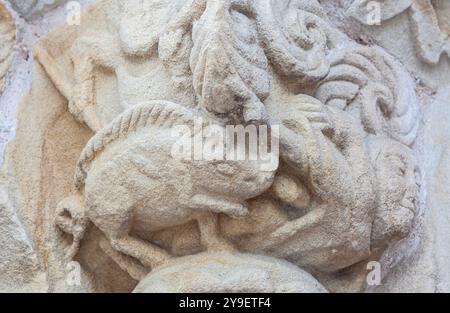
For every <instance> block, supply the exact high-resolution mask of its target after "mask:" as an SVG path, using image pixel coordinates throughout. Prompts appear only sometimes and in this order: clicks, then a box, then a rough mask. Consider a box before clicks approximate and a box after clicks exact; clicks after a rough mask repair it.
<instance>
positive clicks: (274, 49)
mask: <svg viewBox="0 0 450 313" xmlns="http://www.w3.org/2000/svg"><path fill="white" fill-rule="evenodd" d="M256 5H257V10H258V14H257V16H258V20H257V22H258V31H259V35H260V38H261V41H262V44H263V46H264V49H265V51H266V53H267V55H268V58H269V60H270V61H271V63H272V65H273V66H274V67H275V68H276V69H277V71H278V72H279V73H280V74H281V75H283V76H287V77H293V78H296V79H298V80H300V81H301V82H305V83H309V82H314V81H317V80H319V79H321V78H323V77H324V76H326V74H327V73H328V70H329V64H328V61H327V59H326V50H327V35H326V31H325V27H324V23H325V22H324V20H323V18H324V16H323V15H322V12H321V9H320V5H319V4H317V2H316V1H302V0H294V1H285V0H283V1H278V0H277V1H258V2H257V4H256Z"/></svg>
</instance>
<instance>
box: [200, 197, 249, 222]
mask: <svg viewBox="0 0 450 313" xmlns="http://www.w3.org/2000/svg"><path fill="white" fill-rule="evenodd" d="M191 200H192V205H191V206H192V209H197V210H205V211H210V212H214V213H223V214H226V215H229V216H232V217H244V216H247V215H248V214H249V211H248V208H247V207H246V206H245V205H243V204H241V203H238V202H232V201H230V200H227V199H221V198H217V196H211V195H195V196H194V197H192V199H191Z"/></svg>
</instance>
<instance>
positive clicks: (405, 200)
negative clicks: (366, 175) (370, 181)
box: [370, 139, 419, 242]
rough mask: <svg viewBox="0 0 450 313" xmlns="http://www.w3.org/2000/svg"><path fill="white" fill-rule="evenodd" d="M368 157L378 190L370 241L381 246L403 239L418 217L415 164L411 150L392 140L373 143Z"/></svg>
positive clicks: (416, 168)
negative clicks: (372, 240)
mask: <svg viewBox="0 0 450 313" xmlns="http://www.w3.org/2000/svg"><path fill="white" fill-rule="evenodd" d="M370 153H371V157H372V162H373V164H374V167H375V171H376V175H377V180H378V190H379V191H378V195H379V205H378V207H377V211H376V218H375V221H374V225H373V234H372V236H373V239H374V240H375V241H380V242H382V241H386V239H387V240H392V239H397V240H398V239H401V238H405V237H406V236H407V235H408V233H409V232H410V230H411V227H412V223H413V219H414V217H415V215H416V213H417V206H418V196H419V184H418V177H419V176H418V174H419V167H418V165H417V161H416V159H415V158H414V155H413V153H412V150H411V149H410V148H408V147H407V146H405V145H403V144H401V143H399V142H397V141H394V140H391V139H377V140H373V141H372V142H371V143H370Z"/></svg>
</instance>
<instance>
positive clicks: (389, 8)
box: [347, 0, 412, 25]
mask: <svg viewBox="0 0 450 313" xmlns="http://www.w3.org/2000/svg"><path fill="white" fill-rule="evenodd" d="M411 5H412V0H384V1H372V0H354V2H353V4H352V5H351V6H350V8H349V9H348V11H347V15H349V16H351V17H353V18H355V19H356V20H358V21H359V22H360V23H362V24H367V25H369V24H370V23H371V22H372V17H371V16H373V14H377V12H378V14H379V18H380V20H379V22H383V21H386V20H389V19H391V18H393V17H395V16H397V15H399V14H401V13H403V12H404V11H406V10H407V9H409V7H410V6H411Z"/></svg>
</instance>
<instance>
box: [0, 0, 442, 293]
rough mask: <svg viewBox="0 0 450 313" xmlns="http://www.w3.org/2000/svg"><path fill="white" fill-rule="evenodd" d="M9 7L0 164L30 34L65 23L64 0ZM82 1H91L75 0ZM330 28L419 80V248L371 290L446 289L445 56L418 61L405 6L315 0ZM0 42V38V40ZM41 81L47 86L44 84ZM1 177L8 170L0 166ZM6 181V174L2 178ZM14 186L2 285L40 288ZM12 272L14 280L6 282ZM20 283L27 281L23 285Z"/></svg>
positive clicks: (23, 1)
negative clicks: (367, 10) (386, 13)
mask: <svg viewBox="0 0 450 313" xmlns="http://www.w3.org/2000/svg"><path fill="white" fill-rule="evenodd" d="M0 1H1V2H2V3H3V4H5V5H6V6H7V7H9V8H10V9H11V10H12V11H13V12H15V17H16V26H17V42H18V44H17V45H16V48H15V51H14V59H13V61H12V65H11V67H10V70H9V72H8V74H7V77H6V81H5V90H6V91H5V92H4V93H3V94H2V95H0V164H1V163H2V162H3V151H4V148H5V145H6V143H7V142H8V141H10V140H11V139H13V138H14V135H15V127H16V118H15V114H16V110H17V107H18V103H19V101H20V99H21V98H22V97H23V96H24V95H25V94H27V93H28V90H29V88H30V82H31V79H32V68H33V64H34V61H33V56H32V53H31V51H32V48H33V46H34V44H35V42H36V40H37V39H38V38H40V37H42V36H43V35H45V34H46V33H48V32H49V31H51V30H52V29H54V27H56V26H57V25H60V24H62V23H64V22H65V18H66V10H65V7H64V3H62V2H65V1H64V0H59V1H38V2H37V3H35V5H32V4H33V3H34V2H35V1H28V0H16V1H14V0H10V1H5V0H0ZM79 2H80V3H81V4H82V5H83V6H86V5H88V4H89V3H91V2H95V1H94V0H83V1H79ZM320 2H321V3H322V4H323V5H324V6H325V8H326V9H327V11H328V13H329V17H330V19H331V20H332V22H333V23H334V24H335V25H336V27H338V28H340V29H341V30H342V31H343V32H345V33H347V34H349V35H350V36H351V37H352V38H354V39H356V40H358V41H362V42H373V43H376V44H378V45H380V46H381V47H383V48H385V49H386V50H387V51H388V52H390V53H391V54H392V55H394V56H395V57H396V58H397V59H398V60H400V62H402V63H403V65H404V66H405V67H406V68H407V69H408V70H409V71H410V73H411V74H412V75H413V76H414V77H415V78H416V81H417V82H418V91H419V94H420V96H421V99H420V100H421V105H422V110H423V114H424V115H423V119H424V121H423V122H424V125H425V127H424V129H423V134H422V138H423V142H424V147H423V151H424V161H425V170H426V183H427V205H426V212H425V223H424V227H423V229H422V233H421V234H420V236H421V243H420V246H419V249H418V250H417V251H416V253H415V254H413V255H412V256H411V257H410V258H408V259H406V260H404V261H403V262H402V264H400V265H399V266H398V267H397V268H396V269H394V271H393V272H392V273H391V274H390V275H389V276H388V277H387V279H386V280H385V281H384V282H383V284H382V286H380V287H379V288H378V289H377V290H376V291H380V292H450V184H449V183H448V180H449V177H450V58H449V57H447V56H446V55H445V54H444V55H442V56H441V59H440V61H439V63H438V64H437V65H429V64H426V63H424V62H422V61H421V60H420V59H419V58H418V57H417V54H416V49H415V46H414V39H413V37H412V34H411V29H410V21H409V17H408V13H407V12H404V13H401V14H400V15H398V16H397V17H395V18H393V19H390V20H388V21H385V22H383V23H382V25H381V26H375V27H366V26H361V25H360V24H359V23H357V22H355V21H352V20H351V19H349V18H348V17H347V16H346V10H347V9H348V7H349V6H350V3H351V2H352V1H351V0H322V1H320ZM0 44H1V43H0ZM43 87H44V88H45V87H46V86H43ZM1 175H3V176H5V175H8V173H1ZM2 181H5V180H2ZM11 188H13V185H11V186H6V185H0V247H1V248H0V290H2V289H7V290H20V291H46V288H47V286H46V277H45V274H44V273H40V271H39V265H38V261H37V256H36V254H35V247H34V246H33V245H34V243H33V242H32V240H31V239H30V238H31V235H30V234H29V233H28V230H27V228H26V227H24V224H26V221H24V220H23V218H22V217H21V216H20V214H19V213H18V212H17V211H16V209H15V208H16V207H17V203H15V201H16V199H11V198H10V197H9V196H8V195H10V194H13V190H11ZM12 277H14V280H13V281H14V282H15V283H17V285H10V284H9V283H8V282H9V281H10V279H11V278H12ZM21 282H26V284H25V283H24V284H21Z"/></svg>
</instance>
